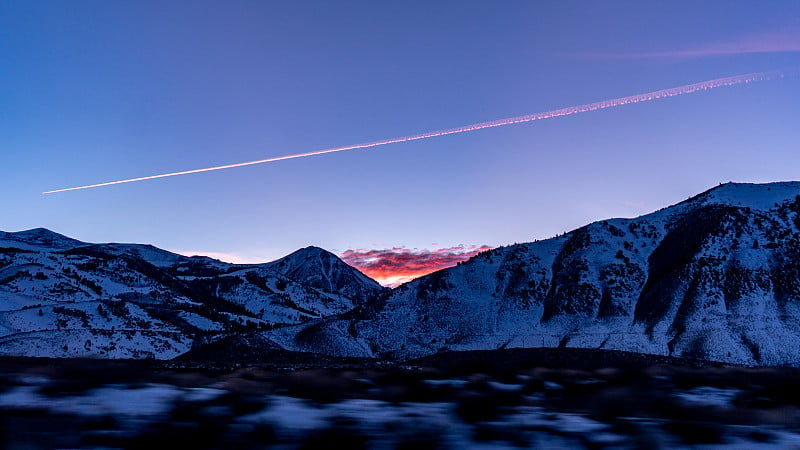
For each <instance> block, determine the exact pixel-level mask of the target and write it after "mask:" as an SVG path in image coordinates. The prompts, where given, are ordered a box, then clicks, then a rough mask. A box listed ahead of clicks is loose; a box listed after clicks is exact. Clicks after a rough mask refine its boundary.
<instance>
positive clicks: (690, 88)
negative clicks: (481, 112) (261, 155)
mask: <svg viewBox="0 0 800 450" xmlns="http://www.w3.org/2000/svg"><path fill="white" fill-rule="evenodd" d="M783 76H784V74H783V72H780V71H774V72H758V73H749V74H745V75H737V76H733V77H727V78H717V79H714V80H708V81H701V82H700V83H694V84H687V85H684V86H678V87H674V88H670V89H662V90H660V91H654V92H648V93H646V94H637V95H631V96H628V97H620V98H615V99H612V100H603V101H600V102H595V103H588V104H585V105H578V106H570V107H567V108H561V109H556V110H553V111H546V112H540V113H535V114H529V115H526V116H517V117H510V118H507V119H500V120H493V121H491V122H481V123H476V124H472V125H465V126H461V127H457V128H449V129H446V130H439V131H431V132H428V133H422V134H415V135H412V136H405V137H399V138H393V139H384V140H381V141H374V142H367V143H365V144H355V145H347V146H345V147H334V148H329V149H325V150H316V151H313V152H306V153H296V154H294V155H285V156H276V157H274V158H267V159H259V160H257V161H248V162H241V163H235V164H227V165H224V166H215V167H206V168H205V169H193V170H184V171H181V172H170V173H162V174H160V175H150V176H146V177H139V178H129V179H127V180H118V181H108V182H105V183H98V184H89V185H86V186H77V187H71V188H64V189H56V190H52V191H46V192H43V194H54V193H56V192H66V191H77V190H80V189H91V188H97V187H103V186H111V185H114V184H122V183H133V182H134V181H145V180H155V179H156V178H166V177H176V176H178V175H189V174H193V173H201V172H211V171H214V170H224V169H233V168H234V167H244V166H252V165H255V164H264V163H269V162H275V161H283V160H285V159H295V158H305V157H306V156H315V155H324V154H326V153H336V152H343V151H346V150H355V149H359V148H370V147H378V146H380V145H389V144H397V143H400V142H408V141H417V140H420V139H428V138H432V137H437V136H446V135H448V134H458V133H466V132H468V131H475V130H482V129H484V128H493V127H502V126H505V125H512V124H515V123H524V122H532V121H534V120H542V119H549V118H551V117H560V116H568V115H571V114H579V113H583V112H588V111H595V110H598V109H605V108H611V107H614V106H621V105H627V104H631V103H639V102H646V101H650V100H656V99H659V98H666V97H675V96H676V95H683V94H691V93H693V92H697V91H703V90H708V89H714V88H718V87H723V86H734V85H737V84H743V83H752V82H755V81H764V80H771V79H774V78H781V77H783Z"/></svg>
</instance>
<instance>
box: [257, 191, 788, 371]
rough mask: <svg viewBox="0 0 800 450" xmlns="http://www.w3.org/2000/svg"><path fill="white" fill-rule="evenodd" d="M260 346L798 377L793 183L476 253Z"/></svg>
mask: <svg viewBox="0 0 800 450" xmlns="http://www.w3.org/2000/svg"><path fill="white" fill-rule="evenodd" d="M265 335H266V336H267V337H269V338H270V339H271V340H272V341H274V342H277V343H279V344H281V345H282V346H284V347H285V348H287V349H292V350H301V351H318V352H325V353H330V354H338V355H349V356H379V357H385V358H406V357H412V356H420V355H426V354H431V353H435V352H437V351H441V350H468V349H497V348H511V347H584V348H603V349H614V350H627V351H635V352H643V353H652V354H659V355H673V356H687V357H694V358H703V359H711V360H717V361H727V362H734V363H745V364H763V365H772V364H790V365H800V182H785V183H772V184H733V183H729V184H725V185H720V186H719V187H716V188H714V189H711V190H709V191H707V192H704V193H702V194H700V195H698V196H695V197H693V198H690V199H688V200H687V201H685V202H682V203H679V204H677V205H674V206H671V207H669V208H665V209H662V210H660V211H657V212H654V213H652V214H648V215H646V216H642V217H638V218H634V219H610V220H603V221H600V222H596V223H593V224H591V225H588V226H585V227H582V228H579V229H577V230H574V231H572V232H570V233H566V234H564V235H561V236H558V237H555V238H552V239H548V240H543V241H538V242H531V243H526V244H519V245H513V246H508V247H503V248H498V249H495V250H491V251H487V252H484V253H481V254H479V255H477V256H475V257H474V258H472V259H470V260H469V261H467V262H464V263H462V264H459V265H458V266H456V267H453V268H450V269H446V270H443V271H440V272H436V273H433V274H431V275H428V276H426V277H423V278H420V279H417V280H415V281H412V282H410V283H407V284H405V285H402V286H399V287H398V288H395V289H394V290H392V291H391V292H389V293H387V294H384V295H382V296H379V297H377V298H376V300H374V301H372V302H369V303H368V304H366V305H364V306H363V307H361V308H360V309H359V313H358V314H352V315H350V316H349V317H345V318H341V317H339V318H336V317H335V318H325V319H320V320H317V321H313V322H311V323H309V324H304V325H301V326H296V327H289V328H282V329H276V330H272V331H269V332H266V333H265Z"/></svg>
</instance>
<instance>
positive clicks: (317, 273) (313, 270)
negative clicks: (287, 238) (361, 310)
mask: <svg viewBox="0 0 800 450" xmlns="http://www.w3.org/2000/svg"><path fill="white" fill-rule="evenodd" d="M266 266H267V267H269V268H270V269H272V270H274V271H276V272H278V273H281V274H283V275H284V276H286V277H288V278H290V279H292V280H294V281H297V282H300V283H303V284H307V285H310V286H312V287H315V288H317V289H321V290H323V291H326V292H344V291H342V289H345V290H346V291H347V292H346V293H345V295H348V296H349V297H352V298H355V299H357V300H360V301H364V300H366V299H367V298H369V297H371V296H372V295H374V294H375V293H378V292H380V291H382V290H383V288H382V287H381V286H380V285H379V284H378V282H377V281H375V280H373V279H372V278H369V277H368V276H366V275H364V274H363V273H361V272H359V271H358V270H357V269H356V268H354V267H352V266H350V265H348V264H347V263H345V262H344V261H342V260H341V259H340V258H339V257H338V256H336V255H334V254H333V253H331V252H329V251H327V250H325V249H323V248H320V247H316V246H313V245H312V246H309V247H305V248H301V249H300V250H297V251H295V252H293V253H291V254H289V255H287V256H284V257H283V258H281V259H278V260H276V261H272V262H270V263H267V264H266Z"/></svg>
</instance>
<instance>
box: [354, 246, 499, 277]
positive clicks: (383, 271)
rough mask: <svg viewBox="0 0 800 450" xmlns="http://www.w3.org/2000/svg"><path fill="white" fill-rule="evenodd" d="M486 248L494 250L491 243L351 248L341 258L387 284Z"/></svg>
mask: <svg viewBox="0 0 800 450" xmlns="http://www.w3.org/2000/svg"><path fill="white" fill-rule="evenodd" d="M485 250H491V247H488V246H486V245H482V246H477V245H468V246H465V245H460V246H457V247H450V248H437V249H433V250H419V249H409V248H405V247H395V248H386V249H373V250H365V249H355V250H352V249H351V250H347V251H345V252H344V253H342V255H341V258H342V260H344V262H346V263H347V264H350V265H351V266H353V267H355V268H357V269H358V270H360V271H361V272H363V273H364V274H366V275H367V276H369V277H371V278H373V279H375V280H376V281H378V282H379V283H381V284H383V285H384V286H392V287H393V286H397V285H399V284H402V283H405V282H408V281H411V280H413V279H414V278H419V277H421V276H423V275H427V274H429V273H431V272H435V271H437V270H441V269H446V268H448V267H452V266H455V265H456V264H458V263H459V262H461V261H466V260H467V259H469V258H471V257H473V256H475V255H477V254H478V253H480V252H482V251H485Z"/></svg>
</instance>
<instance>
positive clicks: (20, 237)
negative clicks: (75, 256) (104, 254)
mask: <svg viewBox="0 0 800 450" xmlns="http://www.w3.org/2000/svg"><path fill="white" fill-rule="evenodd" d="M0 240H3V241H15V242H18V243H23V244H28V245H29V246H34V247H48V248H51V249H54V250H65V249H70V248H74V247H80V246H83V245H87V244H86V243H85V242H81V241H79V240H77V239H72V238H70V237H67V236H64V235H63V234H58V233H56V232H54V231H50V230H48V229H47V228H41V227H40V228H32V229H30V230H24V231H17V232H11V233H7V232H0Z"/></svg>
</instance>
